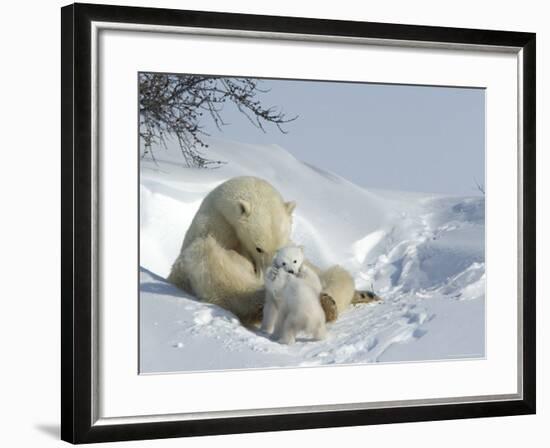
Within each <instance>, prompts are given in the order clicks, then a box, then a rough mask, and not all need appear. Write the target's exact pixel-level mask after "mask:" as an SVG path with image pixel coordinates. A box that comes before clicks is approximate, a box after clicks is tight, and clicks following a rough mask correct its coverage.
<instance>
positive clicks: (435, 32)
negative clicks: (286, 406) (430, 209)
mask: <svg viewBox="0 0 550 448" xmlns="http://www.w3.org/2000/svg"><path fill="white" fill-rule="evenodd" d="M61 18H62V30H61V55H62V58H61V75H62V76H61V102H62V116H61V118H62V119H61V125H62V129H61V141H62V151H61V152H62V158H61V172H62V179H61V187H62V189H61V190H62V216H61V222H62V228H61V239H62V269H61V272H62V274H61V286H62V301H61V341H62V343H61V355H62V359H61V438H62V439H63V440H65V441H68V442H72V443H89V442H104V441H116V440H132V439H150V438H167V437H182V436H198V435H214V434H228V433H240V432H259V431H279V430H292V429H303V428H322V427H340V426H353V425H371V424H382V423H398V422H417V421H426V420H445V419H462V418H475V417H493V416H505V415H519V414H533V413H535V403H536V377H535V370H536V359H535V353H536V341H535V333H536V327H535V322H536V319H535V313H536V311H535V309H536V308H535V300H536V286H535V285H536V284H535V279H536V253H535V250H536V224H535V217H536V209H535V199H536V187H535V184H536V178H535V174H536V159H535V134H536V132H535V104H536V99H535V48H536V40H535V34H534V33H523V32H507V31H490V30H477V29H459V28H442V27H431V26H412V25H396V24H386V23H369V22H356V21H336V20H320V19H309V18H308V19H306V18H294V17H270V16H259V15H245V14H228V13H217V12H200V11H182V10H168V9H154V8H134V7H120V6H106V5H90V4H73V5H69V6H66V7H63V8H62V9H61ZM93 21H108V22H122V23H140V24H152V25H171V26H192V27H198V28H216V29H237V30H247V31H266V32H279V33H296V34H310V35H319V36H346V37H361V38H373V39H391V40H392V41H416V42H420V43H422V42H437V43H445V44H452V45H455V44H475V45H483V46H486V47H489V48H490V47H498V46H506V47H514V48H517V49H518V51H521V52H522V63H523V67H522V74H521V76H522V79H523V98H522V101H523V105H522V110H521V119H522V123H521V125H522V130H523V134H522V142H521V143H522V145H523V159H522V160H521V165H520V166H522V169H523V172H522V177H523V195H522V201H521V205H522V207H523V210H522V212H523V235H522V249H523V258H522V263H523V264H522V266H521V271H522V272H521V273H522V276H521V281H522V285H521V287H522V290H523V304H522V307H523V308H522V309H521V310H520V311H521V313H520V315H521V316H522V324H523V325H522V326H523V335H522V341H521V346H522V349H523V366H522V367H523V384H522V389H523V396H522V398H521V399H514V400H507V401H494V402H475V403H456V404H444V405H421V404H419V405H414V406H406V407H389V408H377V409H367V410H342V411H330V412H313V413H292V414H285V415H281V414H278V415H264V416H260V415H259V416H253V417H231V418H211V419H205V420H188V421H162V422H158V421H157V422H150V423H131V424H117V425H100V426H98V425H94V422H93V415H92V381H93V375H92V362H93V357H94V353H93V347H92V331H93V326H94V321H93V319H92V300H91V298H92V281H93V279H92V275H91V268H92V263H93V262H94V260H93V257H92V219H93V217H92V200H93V198H92V182H93V179H92V163H93V161H92V159H91V137H92V128H91V121H92V107H91V94H90V91H91V83H92V74H91V23H92V22H93Z"/></svg>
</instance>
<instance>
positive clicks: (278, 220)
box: [235, 199, 296, 274]
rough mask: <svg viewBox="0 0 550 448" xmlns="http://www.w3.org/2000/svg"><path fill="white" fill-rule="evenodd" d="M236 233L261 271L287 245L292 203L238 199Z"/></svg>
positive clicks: (259, 272)
mask: <svg viewBox="0 0 550 448" xmlns="http://www.w3.org/2000/svg"><path fill="white" fill-rule="evenodd" d="M237 206H238V213H239V215H240V216H239V219H238V225H237V226H236V229H235V230H236V232H237V235H238V237H239V240H240V242H241V245H242V246H243V249H244V250H245V251H246V252H247V253H248V255H249V256H250V258H252V260H254V265H255V267H256V271H257V272H258V274H261V273H262V272H263V271H265V269H266V268H267V267H268V266H269V265H270V264H271V260H273V257H274V255H275V253H276V252H277V250H279V249H280V248H281V247H284V246H286V245H287V244H288V241H289V239H290V232H291V230H292V212H293V211H294V208H295V207H296V203H294V202H283V201H282V200H281V201H276V200H267V199H266V200H265V201H249V200H246V199H240V200H238V201H237Z"/></svg>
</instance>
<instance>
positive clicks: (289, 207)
mask: <svg viewBox="0 0 550 448" xmlns="http://www.w3.org/2000/svg"><path fill="white" fill-rule="evenodd" d="M285 208H286V212H287V213H288V214H289V215H292V212H293V211H294V209H295V208H296V202H294V201H290V202H285Z"/></svg>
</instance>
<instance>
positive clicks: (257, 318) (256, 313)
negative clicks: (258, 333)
mask: <svg viewBox="0 0 550 448" xmlns="http://www.w3.org/2000/svg"><path fill="white" fill-rule="evenodd" d="M263 318H264V304H263V303H259V304H258V305H256V306H255V307H254V310H253V311H252V314H251V316H250V320H251V322H252V324H258V323H260V322H262V320H263Z"/></svg>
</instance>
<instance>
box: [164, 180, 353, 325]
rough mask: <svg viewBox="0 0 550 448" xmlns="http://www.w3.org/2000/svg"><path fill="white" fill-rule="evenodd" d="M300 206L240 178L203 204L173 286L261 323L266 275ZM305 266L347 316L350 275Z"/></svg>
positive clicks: (219, 188)
mask: <svg viewBox="0 0 550 448" xmlns="http://www.w3.org/2000/svg"><path fill="white" fill-rule="evenodd" d="M295 206H296V204H295V203H294V202H285V201H284V200H283V198H282V197H281V195H280V194H279V192H278V191H277V190H275V188H273V187H272V186H271V185H270V184H269V183H268V182H266V181H265V180H263V179H259V178H256V177H248V176H246V177H235V178H232V179H229V180H228V181H226V182H224V183H222V184H220V185H219V186H217V187H216V188H215V189H214V190H212V191H211V192H210V193H209V194H208V195H207V196H206V197H205V198H204V199H203V201H202V203H201V205H200V207H199V210H198V211H197V213H196V215H195V217H194V218H193V221H192V222H191V225H190V227H189V229H188V230H187V233H186V234H185V238H184V240H183V244H182V247H181V251H180V254H179V255H178V257H177V259H176V260H175V261H174V264H173V265H172V270H171V272H170V275H169V276H168V280H169V281H170V282H171V283H172V284H174V285H176V286H178V287H179V288H181V289H183V290H185V291H187V292H189V293H191V294H194V295H195V296H197V297H198V298H199V299H201V300H203V301H205V302H209V303H213V304H216V305H219V306H221V307H223V308H225V309H227V310H229V311H231V312H233V313H234V314H236V315H237V317H239V319H240V320H241V321H242V322H243V323H244V324H251V323H255V322H259V321H261V318H262V308H263V304H264V296H265V289H264V282H263V274H264V272H265V270H266V269H267V268H268V267H269V265H270V264H271V260H272V259H273V256H274V254H275V252H276V251H277V250H278V249H280V248H282V247H285V246H287V245H288V244H289V239H290V231H291V227H292V212H293V210H294V207H295ZM306 265H307V266H309V267H310V268H311V269H313V270H314V272H315V273H316V274H317V275H319V277H320V279H321V283H322V286H323V292H324V293H326V294H329V295H330V296H331V297H332V299H333V300H334V302H335V304H336V308H337V310H338V311H342V310H344V309H345V308H346V307H347V306H348V305H349V304H350V302H351V300H352V298H353V295H354V284H353V279H352V277H351V276H350V274H349V273H348V272H346V271H345V270H344V269H342V268H340V267H339V266H333V267H332V268H330V269H328V270H326V271H321V270H320V269H319V268H317V267H316V266H314V265H312V264H311V263H308V262H307V261H306Z"/></svg>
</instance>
